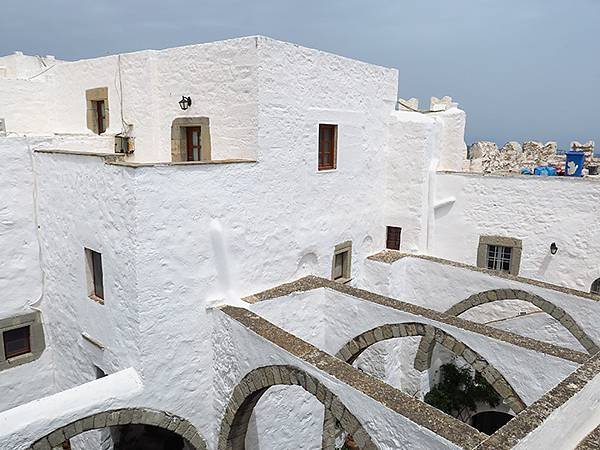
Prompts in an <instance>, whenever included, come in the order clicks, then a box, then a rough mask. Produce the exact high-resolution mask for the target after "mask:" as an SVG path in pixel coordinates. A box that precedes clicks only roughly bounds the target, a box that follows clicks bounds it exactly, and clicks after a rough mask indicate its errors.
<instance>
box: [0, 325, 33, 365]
mask: <svg viewBox="0 0 600 450" xmlns="http://www.w3.org/2000/svg"><path fill="white" fill-rule="evenodd" d="M2 340H3V341H4V357H5V358H6V359H8V358H14V357H15V356H20V355H25V354H27V353H31V339H30V328H29V326H25V327H21V328H15V329H13V330H8V331H4V332H3V333H2Z"/></svg>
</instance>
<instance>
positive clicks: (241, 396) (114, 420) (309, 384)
mask: <svg viewBox="0 0 600 450" xmlns="http://www.w3.org/2000/svg"><path fill="white" fill-rule="evenodd" d="M509 299H517V300H522V301H526V302H529V303H531V304H533V305H535V306H537V307H538V308H540V309H541V310H542V311H544V312H546V313H548V314H550V315H551V316H552V317H554V318H555V319H556V320H557V321H558V322H559V323H560V324H561V325H562V326H564V327H565V328H566V329H567V330H568V331H569V332H570V333H571V334H572V335H573V336H574V337H575V338H576V339H577V340H578V341H579V342H580V343H581V345H582V346H583V347H584V348H585V349H586V350H587V351H588V352H589V353H590V354H593V353H596V352H598V351H599V348H598V347H597V346H596V344H595V342H594V341H593V340H592V339H591V338H590V337H589V336H587V334H586V333H585V332H584V331H583V330H582V329H581V327H580V326H579V325H578V324H577V323H576V322H575V321H574V320H573V318H572V317H571V316H570V315H569V314H568V313H566V312H565V311H564V309H562V308H560V307H558V306H556V305H554V304H552V303H551V302H549V301H547V300H545V299H543V298H542V297H540V296H537V295H535V294H530V293H528V292H525V291H521V290H513V289H495V290H488V291H484V292H481V293H478V294H474V295H472V296H470V297H468V298H467V299H465V300H463V301H461V302H459V303H457V304H455V305H454V306H453V307H452V308H450V309H448V310H447V311H446V312H445V313H446V314H449V315H453V316H459V315H461V314H463V313H464V312H466V311H468V310H469V309H471V308H474V307H476V306H479V305H482V304H486V303H491V302H496V301H501V300H509ZM408 336H421V337H422V339H421V342H420V343H419V348H418V350H417V355H416V358H415V362H414V367H415V368H416V369H417V370H419V371H424V370H426V369H429V368H430V366H431V356H432V353H433V348H434V346H435V345H437V344H439V345H441V346H443V347H444V348H446V349H447V350H449V351H450V352H452V353H454V354H455V355H457V356H460V357H462V358H463V359H464V360H465V361H466V362H467V363H469V364H470V365H471V366H472V367H473V369H474V370H476V371H478V372H479V373H481V374H482V375H483V376H484V377H485V379H486V380H487V381H488V382H489V383H490V385H491V386H492V387H493V388H494V389H495V390H496V391H497V392H498V394H499V395H500V396H501V397H502V399H503V400H504V402H505V403H506V404H507V405H508V406H509V407H510V408H511V409H512V410H513V411H514V412H515V413H519V412H521V411H522V410H523V409H524V408H525V407H526V405H525V403H524V402H523V400H522V399H521V398H520V397H519V395H518V394H517V393H516V392H515V390H514V389H513V388H512V387H511V386H510V384H509V383H508V381H507V380H506V379H505V378H504V376H503V375H502V374H501V373H500V372H498V371H497V370H496V369H495V368H494V367H493V366H492V365H491V364H490V363H489V362H488V361H487V360H486V359H485V358H483V357H482V356H481V355H480V354H479V353H477V352H476V351H475V350H473V349H472V348H470V347H468V346H467V345H465V344H464V343H462V342H460V341H459V340H457V339H456V338H454V337H453V336H451V335H449V334H448V333H446V332H445V331H444V330H441V329H439V328H437V327H434V326H433V325H430V324H423V323H417V322H409V323H397V324H385V325H381V326H379V327H376V328H373V329H371V330H368V331H365V332H363V333H361V334H360V335H358V336H356V337H354V338H353V339H351V340H350V341H348V342H347V343H346V344H345V345H344V346H343V347H342V348H341V349H340V350H339V351H338V353H337V354H336V356H337V357H338V358H340V359H342V360H344V361H345V362H347V363H349V364H352V363H353V362H354V361H355V360H356V359H357V358H358V357H359V356H360V355H361V354H362V353H363V352H364V351H365V350H366V349H368V348H369V347H371V346H372V345H374V344H375V343H377V342H382V341H384V340H388V339H394V338H401V337H408ZM278 385H284V386H285V385H288V386H300V387H302V388H303V389H304V390H305V391H307V392H309V393H310V394H312V395H313V396H314V397H315V398H316V399H317V400H318V401H319V402H320V403H322V404H323V406H324V409H325V415H324V427H323V442H322V447H323V448H325V449H331V448H333V440H334V438H335V436H336V435H339V434H340V433H345V434H346V435H348V436H351V437H352V439H353V441H354V442H356V444H357V445H358V446H359V448H361V449H364V450H370V449H375V448H377V447H376V446H375V444H374V443H373V442H372V440H371V438H370V436H369V434H368V433H367V432H366V430H365V429H364V428H363V426H362V424H361V423H360V422H359V420H358V419H357V418H356V417H355V416H354V415H353V414H352V413H351V412H350V411H349V410H348V409H347V408H346V407H345V406H344V405H343V403H342V402H341V401H340V400H339V399H338V398H337V397H336V396H335V394H333V393H332V392H331V391H330V390H329V389H327V387H325V386H324V385H323V384H322V383H320V382H319V381H318V380H317V379H316V378H315V377H313V376H311V375H309V374H308V373H306V372H305V371H303V370H301V369H299V368H297V367H294V366H288V365H274V366H267V367H259V368H257V369H255V370H253V371H251V372H250V373H248V374H247V375H246V376H245V377H244V378H243V379H242V381H241V382H240V383H239V384H238V385H237V386H236V387H235V388H234V390H233V393H232V395H231V397H230V401H229V404H228V405H227V408H226V410H225V415H224V417H223V419H222V422H221V428H220V433H219V442H218V447H217V448H218V449H219V450H242V449H244V448H245V439H246V434H247V431H248V425H249V421H250V417H251V415H252V412H253V410H254V407H255V406H256V404H257V403H258V401H259V400H260V399H261V398H262V396H263V395H264V394H265V392H266V391H267V390H268V389H269V388H270V387H272V386H278ZM482 414H483V413H482ZM484 416H485V417H484ZM505 419H506V420H507V417H503V418H495V419H494V420H500V421H501V420H505ZM477 420H480V421H482V423H483V422H485V421H489V420H490V418H489V417H488V415H485V414H483V415H481V417H480V418H478V419H477ZM486 423H487V422H486ZM134 424H141V425H147V426H151V427H156V428H159V429H164V430H167V431H170V432H173V433H174V434H175V435H177V436H179V437H180V438H181V439H182V441H183V442H185V445H186V446H187V447H186V448H190V449H191V450H205V449H206V443H205V441H204V439H203V438H202V437H201V436H200V434H199V433H198V432H197V430H196V428H195V427H194V426H193V425H192V424H191V423H189V422H188V421H186V420H185V419H183V418H181V417H177V416H175V415H173V414H170V413H166V412H162V411H156V410H151V409H139V408H137V409H129V408H127V409H117V410H111V411H104V412H101V413H98V414H95V415H92V416H87V417H84V418H81V419H79V420H77V421H75V422H72V423H70V424H68V425H65V426H64V427H61V428H59V429H57V430H54V431H53V432H52V433H49V434H48V435H46V436H44V437H42V438H40V439H38V440H37V441H36V442H35V443H34V444H32V446H31V447H30V449H32V450H38V449H44V450H46V449H50V448H53V447H56V446H59V445H61V443H62V442H65V441H68V440H69V439H71V438H72V437H74V436H77V435H78V434H81V433H83V432H85V431H88V430H92V429H100V428H105V427H111V426H124V425H134Z"/></svg>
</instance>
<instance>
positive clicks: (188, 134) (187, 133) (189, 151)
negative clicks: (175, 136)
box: [184, 125, 202, 161]
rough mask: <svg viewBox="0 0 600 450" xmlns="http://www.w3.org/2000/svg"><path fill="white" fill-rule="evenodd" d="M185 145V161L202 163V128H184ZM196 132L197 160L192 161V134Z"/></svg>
mask: <svg viewBox="0 0 600 450" xmlns="http://www.w3.org/2000/svg"><path fill="white" fill-rule="evenodd" d="M184 129H185V145H186V150H187V153H186V154H187V161H202V126H199V125H198V126H192V127H185V128H184ZM195 131H197V132H198V145H197V147H198V159H194V140H193V133H194V132H195Z"/></svg>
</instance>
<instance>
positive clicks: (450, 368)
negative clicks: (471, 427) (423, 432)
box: [425, 363, 501, 421]
mask: <svg viewBox="0 0 600 450" xmlns="http://www.w3.org/2000/svg"><path fill="white" fill-rule="evenodd" d="M500 401H501V398H500V395H498V393H497V392H496V391H495V390H494V388H493V387H492V386H491V385H490V384H489V383H488V382H487V381H486V379H485V378H484V377H483V376H482V375H481V374H480V373H479V372H475V375H474V376H473V373H472V372H471V370H470V369H469V368H467V367H462V368H459V367H456V366H455V365H454V364H452V363H448V364H444V365H442V366H441V367H440V382H439V383H438V384H436V385H435V386H434V387H433V389H431V391H429V392H428V393H427V394H426V395H425V402H426V403H429V404H430V405H431V406H435V407H436V408H437V409H440V410H442V411H444V412H445V413H446V414H450V415H451V416H454V417H456V418H458V419H460V420H462V421H467V420H468V418H469V416H470V415H471V413H473V412H475V410H476V408H477V403H487V404H488V405H489V406H490V407H495V406H498V405H499V404H500Z"/></svg>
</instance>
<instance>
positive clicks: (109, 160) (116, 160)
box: [34, 148, 258, 169]
mask: <svg viewBox="0 0 600 450" xmlns="http://www.w3.org/2000/svg"><path fill="white" fill-rule="evenodd" d="M34 152H35V153H49V154H55V155H75V156H95V157H98V158H104V159H105V162H106V164H110V165H111V166H123V167H131V168H134V169H136V168H138V167H170V166H211V165H219V164H252V163H257V162H258V161H256V160H254V159H213V160H209V161H162V162H161V161H157V162H133V161H124V160H123V158H124V157H125V155H123V154H120V153H100V152H81V151H77V150H61V149H48V148H40V149H37V150H34Z"/></svg>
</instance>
